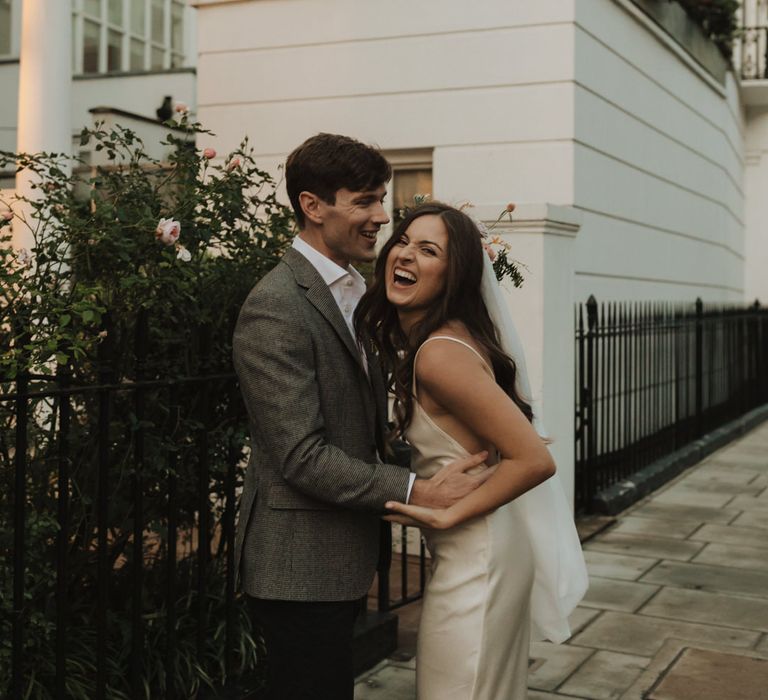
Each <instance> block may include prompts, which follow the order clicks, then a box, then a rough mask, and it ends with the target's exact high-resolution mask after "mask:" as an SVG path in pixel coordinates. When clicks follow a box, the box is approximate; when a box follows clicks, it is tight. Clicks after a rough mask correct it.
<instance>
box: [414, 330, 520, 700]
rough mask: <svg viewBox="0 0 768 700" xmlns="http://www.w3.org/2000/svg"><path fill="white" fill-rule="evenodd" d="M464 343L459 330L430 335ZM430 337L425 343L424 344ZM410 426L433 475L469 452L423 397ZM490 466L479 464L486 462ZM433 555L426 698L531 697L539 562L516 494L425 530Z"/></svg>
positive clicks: (422, 664) (420, 646) (426, 614)
mask: <svg viewBox="0 0 768 700" xmlns="http://www.w3.org/2000/svg"><path fill="white" fill-rule="evenodd" d="M435 340H446V341H450V342H455V343H461V344H462V345H464V346H465V347H467V348H468V349H469V350H471V351H472V352H473V353H475V354H476V355H478V357H480V359H481V360H482V361H483V364H484V366H485V368H486V370H487V371H488V372H489V373H490V374H491V375H492V376H493V371H492V370H491V369H490V367H488V363H487V362H485V360H484V359H483V358H482V356H481V355H480V353H478V352H477V351H476V350H475V349H474V348H473V347H472V346H470V345H468V344H467V343H465V342H464V341H462V340H459V339H458V338H453V337H451V336H433V337H431V338H428V339H427V340H426V341H425V343H424V344H426V343H427V342H432V341H435ZM424 344H422V346H421V347H424ZM420 351H421V348H419V351H417V353H416V357H415V358H414V383H413V395H414V404H413V405H414V408H413V419H412V421H411V424H410V426H409V427H408V429H407V431H406V437H407V440H408V442H409V443H410V445H411V449H412V457H411V468H412V469H413V471H414V472H416V475H417V476H419V477H424V478H429V477H430V476H432V475H433V474H434V473H435V472H437V471H438V470H439V469H440V468H441V467H444V466H445V465H446V464H449V463H450V462H452V461H454V460H456V459H459V458H462V457H466V456H467V455H468V454H469V453H468V452H467V450H465V449H464V448H463V447H462V446H461V445H460V444H459V443H458V442H457V441H456V440H455V439H454V438H453V437H451V436H450V435H449V434H448V433H446V432H445V431H444V430H443V429H442V428H440V426H438V425H437V424H436V423H435V422H434V421H433V420H432V418H430V416H429V415H428V414H427V412H426V411H425V410H424V409H423V408H422V407H421V405H420V404H419V403H418V395H417V387H416V371H415V368H416V362H417V361H418V355H419V352H420ZM483 468H486V467H478V469H483ZM422 534H423V536H424V539H425V541H426V545H427V548H428V550H429V553H430V555H431V576H430V578H429V581H428V583H427V586H426V590H425V592H424V600H423V606H422V615H421V623H420V626H419V634H418V641H417V647H416V689H417V698H418V700H525V698H526V697H527V689H526V685H527V670H528V652H529V638H530V596H531V587H532V585H533V576H534V561H533V553H532V550H531V546H530V542H529V539H528V535H527V533H526V530H525V526H524V523H523V522H522V520H521V516H520V513H519V512H518V509H517V507H516V504H515V502H514V501H512V502H510V503H507V504H506V505H503V506H501V507H500V508H498V509H496V510H495V511H493V512H492V513H488V514H486V515H483V516H480V517H478V518H475V519H473V520H470V521H467V522H465V523H462V524H461V525H458V526H456V527H454V528H452V529H450V530H441V531H437V530H429V529H426V528H425V529H423V530H422Z"/></svg>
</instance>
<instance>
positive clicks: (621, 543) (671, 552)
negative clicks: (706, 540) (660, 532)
mask: <svg viewBox="0 0 768 700" xmlns="http://www.w3.org/2000/svg"><path fill="white" fill-rule="evenodd" d="M703 546H704V544H703V543H702V542H691V541H688V540H673V539H670V538H666V537H649V536H642V535H621V534H613V533H611V532H609V533H607V534H605V535H601V536H600V537H598V538H596V539H594V540H591V541H590V542H589V543H588V544H587V546H586V548H587V549H588V550H595V551H599V552H613V553H615V554H629V555H635V556H641V557H650V558H653V559H675V560H678V561H688V560H689V559H692V558H693V557H694V556H696V555H697V554H698V553H699V552H700V551H701V549H702V547H703Z"/></svg>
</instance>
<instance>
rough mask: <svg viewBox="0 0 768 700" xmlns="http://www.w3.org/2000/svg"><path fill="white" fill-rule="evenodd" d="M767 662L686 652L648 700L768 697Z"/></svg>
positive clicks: (710, 699)
mask: <svg viewBox="0 0 768 700" xmlns="http://www.w3.org/2000/svg"><path fill="white" fill-rule="evenodd" d="M766 691H768V660H766V659H754V658H749V657H744V656H735V655H733V654H724V653H722V652H718V651H709V650H705V649H685V650H684V651H683V653H682V654H681V655H680V656H679V657H678V659H677V660H676V661H675V662H674V663H673V664H672V665H671V666H670V668H669V670H668V671H667V674H666V675H665V676H664V678H662V679H661V682H660V683H659V684H658V685H657V686H656V688H655V689H654V690H653V691H652V692H651V694H650V695H649V696H648V698H649V700H687V699H688V698H696V699H697V700H723V698H728V700H757V698H760V697H761V696H762V697H763V698H765V697H766V695H768V693H767V692H766Z"/></svg>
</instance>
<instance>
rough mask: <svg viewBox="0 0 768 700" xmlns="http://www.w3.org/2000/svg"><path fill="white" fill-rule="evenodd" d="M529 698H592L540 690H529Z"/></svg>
mask: <svg viewBox="0 0 768 700" xmlns="http://www.w3.org/2000/svg"><path fill="white" fill-rule="evenodd" d="M528 700H590V698H585V697H581V696H578V695H558V694H557V693H543V692H541V691H540V690H529V691H528Z"/></svg>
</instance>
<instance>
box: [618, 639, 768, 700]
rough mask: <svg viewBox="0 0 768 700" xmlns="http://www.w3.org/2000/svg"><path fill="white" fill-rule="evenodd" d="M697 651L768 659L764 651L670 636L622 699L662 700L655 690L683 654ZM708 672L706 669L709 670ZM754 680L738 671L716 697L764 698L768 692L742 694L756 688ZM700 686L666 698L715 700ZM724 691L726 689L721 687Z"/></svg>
mask: <svg viewBox="0 0 768 700" xmlns="http://www.w3.org/2000/svg"><path fill="white" fill-rule="evenodd" d="M693 650H697V651H699V650H709V651H713V652H718V653H719V654H721V655H723V656H727V657H731V658H732V657H737V663H738V659H741V658H749V659H768V654H764V653H762V652H758V651H754V650H749V649H732V648H729V647H723V646H719V645H717V644H710V643H705V642H701V643H699V642H696V643H691V642H687V641H683V640H680V639H668V640H667V641H666V642H665V643H664V646H663V647H662V648H661V649H660V650H659V651H658V653H657V654H656V655H655V656H654V657H653V659H651V662H650V663H649V664H648V667H647V668H646V670H645V671H644V672H643V673H642V674H640V676H639V678H638V679H637V681H635V683H634V684H633V685H632V686H631V687H630V688H629V689H628V690H627V692H626V693H624V695H622V696H621V700H661V698H659V697H658V696H657V695H655V694H654V693H655V691H656V690H657V689H658V688H659V687H660V686H661V682H662V681H663V679H664V678H665V677H666V676H667V675H668V674H671V673H673V672H674V670H675V669H674V666H675V664H676V663H677V662H678V661H679V660H680V659H681V658H682V657H683V655H684V654H685V653H686V652H688V651H693ZM705 673H706V671H705ZM685 676H686V677H688V678H690V677H691V676H690V673H685ZM751 683H752V678H749V677H746V678H745V677H744V676H743V675H741V674H737V675H735V676H732V677H731V684H730V687H728V688H727V689H726V690H725V693H724V694H721V695H716V696H714V698H716V700H763V698H765V695H764V694H760V693H759V692H758V694H757V695H754V694H751V695H749V694H748V695H742V694H741V693H742V691H743V690H744V689H745V688H747V689H748V690H749V691H750V693H751V692H752V691H753V688H751V689H750V688H749V685H750V684H751ZM699 690H700V689H699V688H697V689H695V691H694V689H693V688H690V687H689V688H687V689H686V688H683V689H682V691H681V692H682V693H683V694H682V695H679V696H678V697H676V698H664V700H714V698H713V696H702V695H700V694H699V692H698V691H699ZM719 690H720V691H721V692H722V689H719Z"/></svg>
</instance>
